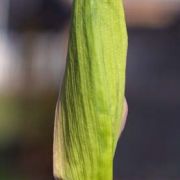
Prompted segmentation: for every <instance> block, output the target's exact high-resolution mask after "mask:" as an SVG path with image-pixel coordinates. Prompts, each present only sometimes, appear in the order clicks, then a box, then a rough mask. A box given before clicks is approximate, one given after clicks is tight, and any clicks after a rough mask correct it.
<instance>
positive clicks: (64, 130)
mask: <svg viewBox="0 0 180 180" xmlns="http://www.w3.org/2000/svg"><path fill="white" fill-rule="evenodd" d="M126 52H127V32H126V25H125V20H124V10H123V4H122V1H121V0H74V3H73V13H72V19H71V30H70V39H69V47H68V55H67V64H66V72H65V77H64V81H63V86H62V89H61V93H60V100H59V102H58V105H57V109H56V118H55V132H54V174H55V176H56V177H58V178H59V179H63V180H112V178H113V177H112V176H113V157H114V152H115V148H116V143H117V140H118V130H119V126H121V120H122V118H121V117H122V111H123V102H124V85H125V66H126Z"/></svg>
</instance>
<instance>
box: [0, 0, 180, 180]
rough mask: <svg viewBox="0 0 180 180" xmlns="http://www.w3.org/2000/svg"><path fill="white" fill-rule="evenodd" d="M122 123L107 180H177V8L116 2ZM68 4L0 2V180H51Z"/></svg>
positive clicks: (158, 1)
mask: <svg viewBox="0 0 180 180" xmlns="http://www.w3.org/2000/svg"><path fill="white" fill-rule="evenodd" d="M124 4H125V10H126V19H127V25H128V33H129V51H128V61H127V90H126V97H127V100H128V104H129V116H128V120H127V124H126V128H125V130H124V132H123V134H122V136H121V139H120V141H119V143H118V148H117V151H116V156H115V161H114V179H115V180H121V179H123V180H179V179H180V155H179V154H180V131H179V129H180V120H179V117H180V116H179V109H180V93H179V92H180V83H179V80H180V70H179V69H180V61H179V59H180V1H179V0H152V1H144V0H124ZM70 14H71V0H69V1H68V0H26V1H24V0H0V180H53V175H52V142H53V141H52V140H53V139H52V135H53V121H54V110H55V104H56V100H57V96H58V91H59V88H60V85H61V81H62V77H63V73H64V67H65V60H66V51H67V41H68V30H69V21H70Z"/></svg>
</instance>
